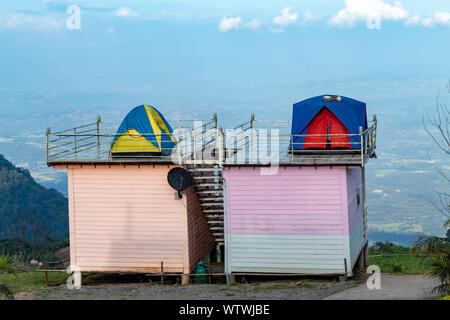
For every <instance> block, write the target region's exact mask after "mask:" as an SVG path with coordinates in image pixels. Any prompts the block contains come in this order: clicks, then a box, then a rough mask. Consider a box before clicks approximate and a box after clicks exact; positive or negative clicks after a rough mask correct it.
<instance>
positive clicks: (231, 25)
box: [219, 16, 242, 32]
mask: <svg viewBox="0 0 450 320" xmlns="http://www.w3.org/2000/svg"><path fill="white" fill-rule="evenodd" d="M241 21H242V18H241V17H239V16H238V17H230V18H227V17H223V18H222V20H220V22H219V30H220V31H221V32H226V31H229V30H232V29H236V30H237V29H239V25H240V23H241Z"/></svg>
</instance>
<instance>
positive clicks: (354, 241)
mask: <svg viewBox="0 0 450 320" xmlns="http://www.w3.org/2000/svg"><path fill="white" fill-rule="evenodd" d="M346 175H347V202H348V224H349V235H350V262H351V266H352V267H353V266H354V264H355V263H356V260H357V259H358V255H359V253H360V252H361V249H362V248H363V246H364V244H365V243H364V231H363V230H364V219H363V212H364V196H365V195H364V189H363V179H362V169H361V168H349V169H347V172H346ZM358 198H359V200H358Z"/></svg>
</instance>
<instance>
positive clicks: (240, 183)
mask: <svg viewBox="0 0 450 320" xmlns="http://www.w3.org/2000/svg"><path fill="white" fill-rule="evenodd" d="M260 169H261V168H260V167H255V168H254V167H237V166H229V167H225V168H224V179H225V180H226V183H225V185H226V232H225V241H226V271H227V272H267V273H309V274H329V273H333V274H335V273H344V272H345V269H346V268H345V264H344V259H346V260H347V263H348V261H349V238H348V215H347V187H346V167H339V166H337V167H332V168H330V167H317V168H314V167H303V168H300V167H294V166H292V167H289V166H287V167H280V168H279V170H278V173H276V174H274V175H261V170H260ZM347 268H348V265H347Z"/></svg>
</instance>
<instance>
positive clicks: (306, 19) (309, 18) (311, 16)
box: [302, 10, 321, 24]
mask: <svg viewBox="0 0 450 320" xmlns="http://www.w3.org/2000/svg"><path fill="white" fill-rule="evenodd" d="M320 19H321V16H320V15H317V14H315V13H314V12H313V11H309V10H308V11H306V12H305V13H304V14H303V21H302V22H303V23H304V24H309V23H312V22H315V21H318V20H320Z"/></svg>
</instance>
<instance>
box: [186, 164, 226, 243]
mask: <svg viewBox="0 0 450 320" xmlns="http://www.w3.org/2000/svg"><path fill="white" fill-rule="evenodd" d="M187 169H188V170H189V171H190V172H191V174H192V176H193V177H194V185H195V188H196V190H197V195H198V198H199V200H200V204H201V206H202V208H203V214H204V215H205V217H206V218H207V220H208V224H209V229H210V230H211V233H212V235H213V236H214V238H215V241H216V245H218V246H222V245H223V244H224V202H223V199H224V195H223V180H222V171H223V169H222V167H220V166H219V165H217V164H188V165H187Z"/></svg>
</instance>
